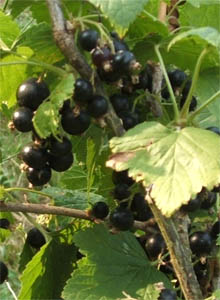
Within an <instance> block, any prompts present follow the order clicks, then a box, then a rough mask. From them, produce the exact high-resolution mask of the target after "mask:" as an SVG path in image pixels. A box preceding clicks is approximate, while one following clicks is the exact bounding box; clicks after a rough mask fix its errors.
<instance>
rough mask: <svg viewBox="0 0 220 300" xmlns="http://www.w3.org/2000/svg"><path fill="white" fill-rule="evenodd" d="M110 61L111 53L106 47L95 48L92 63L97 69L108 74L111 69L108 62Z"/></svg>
mask: <svg viewBox="0 0 220 300" xmlns="http://www.w3.org/2000/svg"><path fill="white" fill-rule="evenodd" d="M111 60H112V53H111V50H110V49H109V48H108V47H102V48H98V47H97V48H96V49H94V51H93V52H92V62H93V63H94V65H95V66H96V67H98V68H103V69H104V70H106V71H107V72H108V70H109V69H110V68H111V64H110V61H111Z"/></svg>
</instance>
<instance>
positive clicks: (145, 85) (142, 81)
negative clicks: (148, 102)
mask: <svg viewBox="0 0 220 300" xmlns="http://www.w3.org/2000/svg"><path fill="white" fill-rule="evenodd" d="M148 73H149V70H148V67H146V68H145V69H144V70H142V71H141V73H140V75H139V82H138V83H137V84H135V85H134V88H135V89H143V90H146V89H149V90H150V86H149V84H150V83H151V82H150V78H149V75H148Z"/></svg>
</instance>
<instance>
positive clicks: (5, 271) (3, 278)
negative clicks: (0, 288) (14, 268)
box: [0, 261, 8, 284]
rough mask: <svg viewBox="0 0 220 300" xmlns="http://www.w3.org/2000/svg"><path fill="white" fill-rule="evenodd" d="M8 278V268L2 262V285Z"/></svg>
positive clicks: (0, 274)
mask: <svg viewBox="0 0 220 300" xmlns="http://www.w3.org/2000/svg"><path fill="white" fill-rule="evenodd" d="M7 278H8V267H7V266H6V265H5V264H4V263H3V262H2V261H0V284H2V283H3V282H4V281H5V280H7Z"/></svg>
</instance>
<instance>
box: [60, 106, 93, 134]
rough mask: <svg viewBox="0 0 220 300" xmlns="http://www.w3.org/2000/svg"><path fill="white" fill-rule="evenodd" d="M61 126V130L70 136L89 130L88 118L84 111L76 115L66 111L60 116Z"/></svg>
mask: <svg viewBox="0 0 220 300" xmlns="http://www.w3.org/2000/svg"><path fill="white" fill-rule="evenodd" d="M61 124H62V127H63V130H64V131H66V132H67V133H69V134H72V135H77V134H81V133H83V132H85V131H86V130H87V129H88V128H89V125H90V116H89V115H88V114H87V113H86V112H84V111H80V113H79V114H78V115H76V114H75V113H74V112H73V111H72V110H68V111H66V112H64V113H63V114H62V118H61Z"/></svg>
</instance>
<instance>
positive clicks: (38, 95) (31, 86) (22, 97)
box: [16, 78, 50, 110]
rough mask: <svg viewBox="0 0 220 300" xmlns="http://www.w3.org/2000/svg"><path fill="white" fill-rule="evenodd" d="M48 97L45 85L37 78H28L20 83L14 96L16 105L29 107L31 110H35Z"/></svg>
mask: <svg viewBox="0 0 220 300" xmlns="http://www.w3.org/2000/svg"><path fill="white" fill-rule="evenodd" d="M49 95H50V91H49V89H48V86H47V84H46V83H45V82H44V81H43V80H42V81H40V80H38V79H37V78H30V79H28V80H25V81H24V82H22V83H21V84H20V85H19V87H18V89H17V94H16V96H17V102H18V105H19V106H25V107H29V108H30V109H32V110H36V109H37V108H38V106H39V105H40V104H41V103H42V102H43V101H44V100H45V99H46V98H48V97H49Z"/></svg>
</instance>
